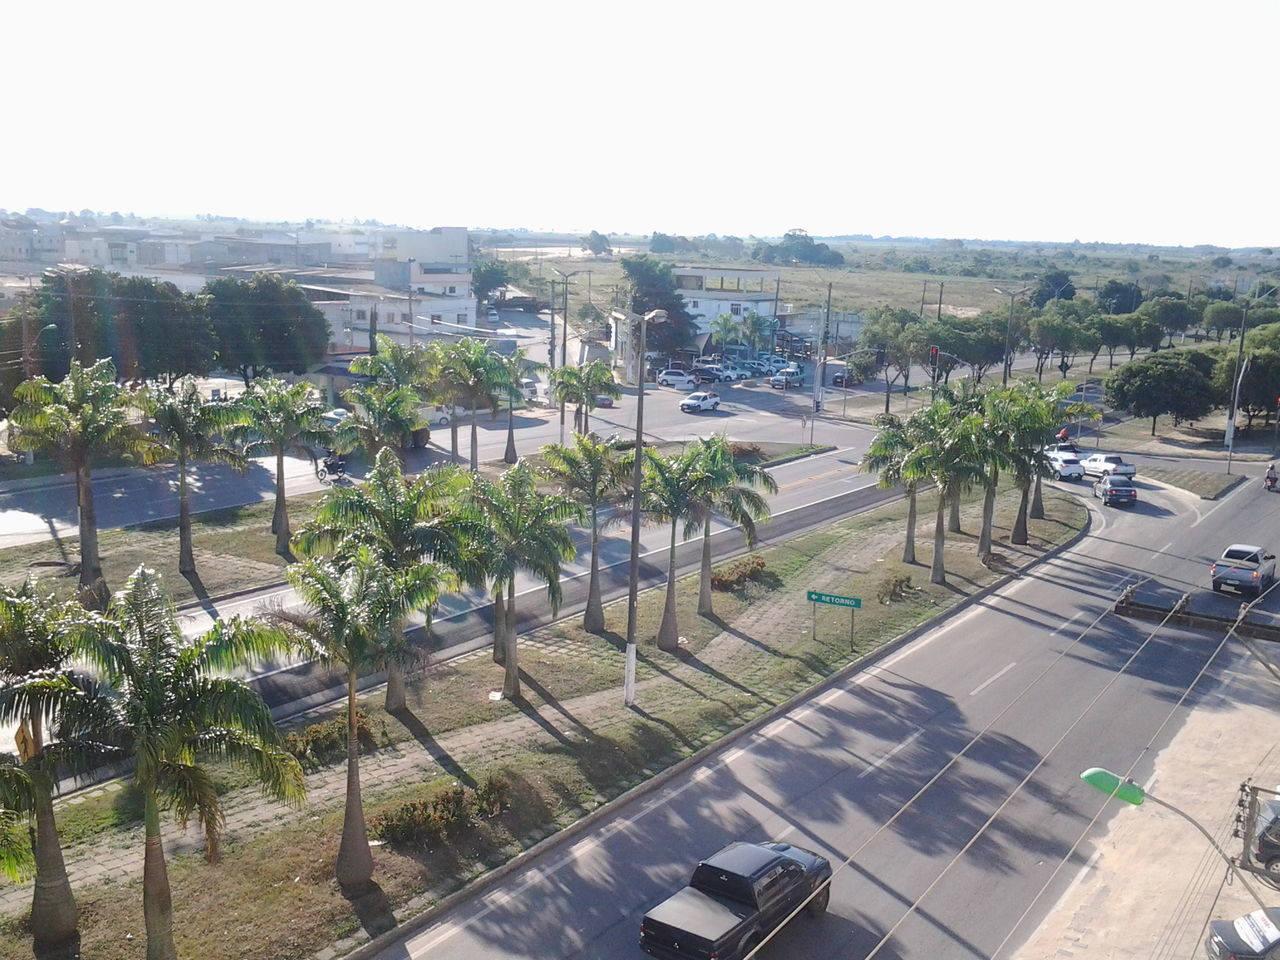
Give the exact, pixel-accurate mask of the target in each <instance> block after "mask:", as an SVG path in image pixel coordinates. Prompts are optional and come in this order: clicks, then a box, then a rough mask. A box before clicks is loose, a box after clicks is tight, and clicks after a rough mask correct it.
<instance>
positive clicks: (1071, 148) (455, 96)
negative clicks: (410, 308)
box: [0, 0, 1280, 246]
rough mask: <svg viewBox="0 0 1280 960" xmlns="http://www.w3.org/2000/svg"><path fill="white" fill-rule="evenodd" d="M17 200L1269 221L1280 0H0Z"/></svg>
mask: <svg viewBox="0 0 1280 960" xmlns="http://www.w3.org/2000/svg"><path fill="white" fill-rule="evenodd" d="M4 21H5V28H4V33H5V36H6V42H5V45H4V55H3V57H4V65H5V71H4V74H5V83H4V91H5V92H4V93H3V94H0V97H2V98H3V99H4V101H6V102H7V106H8V109H7V110H6V111H5V120H6V123H5V127H6V137H5V140H6V143H5V145H4V148H3V152H2V153H0V207H6V208H8V209H17V210H22V209H25V208H27V207H31V206H39V207H44V208H46V209H51V210H62V209H76V210H79V209H80V208H82V207H89V208H91V209H95V210H104V211H110V210H119V211H121V212H130V211H132V212H135V213H138V214H139V215H156V216H159V215H190V214H195V213H206V212H213V213H221V214H230V215H237V216H245V217H262V218H267V219H294V220H298V219H303V218H307V217H327V218H332V219H339V218H354V217H360V218H368V217H377V218H378V219H381V220H384V221H387V222H399V223H407V224H410V225H413V226H422V227H429V226H436V225H445V224H448V225H463V226H470V227H529V228H533V229H539V228H542V229H572V230H582V231H585V230H588V229H598V230H600V231H602V232H608V231H632V232H638V233H649V232H651V231H653V230H660V231H663V232H667V233H686V234H703V233H718V234H737V235H739V236H746V235H748V234H755V235H773V234H780V233H782V232H783V231H785V230H787V229H789V228H792V227H802V228H804V229H807V230H808V231H809V232H810V233H813V234H839V233H869V234H874V235H882V234H892V235H898V236H903V235H921V236H933V237H964V238H982V239H1016V240H1033V239H1037V240H1051V241H1070V240H1074V239H1079V240H1083V241H1090V240H1101V241H1122V242H1123V241H1139V242H1150V243H1170V244H1196V243H1214V244H1222V245H1226V246H1243V245H1277V246H1280V220H1278V218H1277V213H1280V209H1278V207H1280V201H1278V200H1277V198H1278V197H1280V188H1278V187H1277V185H1276V182H1275V174H1274V170H1275V165H1276V152H1277V151H1276V147H1277V144H1278V141H1280V134H1278V133H1277V131H1276V124H1277V117H1276V98H1275V90H1276V80H1277V74H1276V68H1275V66H1274V58H1273V55H1272V50H1271V48H1272V47H1273V46H1274V44H1275V43H1276V37H1277V34H1278V33H1280V30H1278V29H1277V28H1280V2H1276V0H1265V2H1263V0H1259V2H1234V3H1233V2H1215V3H1208V2H1205V0H1195V2H1186V0H1172V2H1160V3H1154V2H1132V0H1110V2H1102V3H1099V2H1071V3H1067V2H1057V3H1046V2H1043V0H1041V2H1037V0H1021V2H1009V3H1005V2H987V0H973V2H967V3H962V2H954V0H952V2H914V3H912V2H893V0H881V2H859V0H852V2H850V0H845V2H837V0H827V2H822V3H818V2H809V0H792V2H788V3H777V2H772V3H753V2H740V0H739V2H732V3H729V2H724V3H722V2H703V0H683V2H666V0H651V2H644V3H632V4H627V5H622V4H615V3H608V2H601V0H595V2H592V3H576V2H574V3H570V2H547V3H530V2H520V3H510V2H505V0H486V2H472V0H455V2H453V3H452V4H450V3H436V2H421V0H419V2H416V3H390V2H385V3H384V2H378V0H366V2H363V3H341V4H337V3H328V2H325V0H320V2H315V0H309V2H306V3H292V2H289V3H286V2H278V0H266V2H262V0H259V2H255V3H238V2H219V3H204V4H190V3H173V2H171V0H168V2H164V3H141V2H130V0H122V2H119V3H116V4H110V5H109V4H98V3H93V4H89V3H58V4H54V3H48V2H45V3H40V2H31V0H25V2H21V3H11V4H6V5H5V12H4Z"/></svg>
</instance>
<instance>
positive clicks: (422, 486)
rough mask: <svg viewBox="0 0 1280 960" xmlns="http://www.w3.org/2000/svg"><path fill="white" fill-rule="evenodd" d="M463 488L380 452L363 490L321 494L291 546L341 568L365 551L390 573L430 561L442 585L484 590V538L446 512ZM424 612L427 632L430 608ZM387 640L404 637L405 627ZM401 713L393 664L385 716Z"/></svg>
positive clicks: (436, 470) (452, 470) (451, 470)
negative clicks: (406, 468)
mask: <svg viewBox="0 0 1280 960" xmlns="http://www.w3.org/2000/svg"><path fill="white" fill-rule="evenodd" d="M465 487H466V477H465V475H464V474H462V473H461V472H460V471H459V470H458V468H457V467H455V466H453V465H446V466H440V467H431V468H429V469H427V470H424V471H423V472H422V473H421V474H419V475H418V476H417V477H413V478H407V477H405V476H404V474H403V473H402V472H401V468H400V462H399V460H397V459H396V457H395V455H394V454H393V453H392V452H391V451H390V450H387V449H385V448H384V449H382V450H381V451H379V453H378V455H377V457H376V458H375V459H374V462H373V468H372V469H371V470H370V471H369V475H368V476H367V477H366V478H365V482H364V483H362V484H361V485H360V486H358V487H334V488H333V489H331V490H330V491H329V492H328V493H326V494H325V497H324V500H323V502H322V503H321V505H320V509H319V511H318V512H317V513H316V516H315V518H314V519H312V521H311V522H310V523H308V524H307V525H306V526H305V527H303V528H302V529H301V530H300V531H299V532H298V536H297V538H296V542H297V544H298V545H299V547H301V549H302V550H303V551H304V552H305V553H312V552H314V551H316V550H319V549H328V550H333V551H334V553H335V554H336V557H335V562H336V563H337V564H338V565H339V566H342V565H343V564H346V563H350V562H351V561H352V560H353V559H354V557H355V556H357V555H358V553H359V551H360V550H361V549H362V548H367V549H369V550H371V551H372V552H373V554H374V556H375V558H376V559H377V561H378V562H379V563H381V564H382V565H383V566H384V567H386V568H387V569H388V570H409V569H412V568H413V567H416V566H418V565H420V564H423V563H427V562H432V563H435V564H436V565H437V566H438V568H439V573H438V576H439V577H440V580H441V582H442V583H444V584H447V585H449V586H455V585H457V584H462V583H465V584H467V585H468V586H475V587H482V586H483V585H484V570H483V565H482V563H481V558H480V557H479V556H478V549H477V548H478V545H479V544H481V542H482V541H483V537H484V531H483V530H482V529H480V528H479V527H478V525H477V524H476V523H474V522H472V521H471V520H470V519H469V518H467V517H464V516H457V515H456V513H455V512H454V511H451V510H449V509H448V507H449V505H450V504H451V503H452V502H453V501H454V500H455V499H456V498H457V497H458V496H459V494H460V493H461V492H462V491H463V490H464V489H465ZM426 613H427V626H428V628H430V625H431V614H432V609H431V608H428V609H427V611H426ZM392 634H393V635H394V636H396V637H403V636H404V630H403V624H401V625H400V626H399V627H398V628H396V629H393V630H392ZM409 653H410V651H408V649H407V648H406V654H409ZM404 706H405V691H404V672H403V670H401V669H400V666H399V664H398V662H396V660H394V659H393V660H392V661H391V662H390V663H389V664H388V669H387V695H386V709H387V710H388V711H391V712H393V711H396V710H402V709H404Z"/></svg>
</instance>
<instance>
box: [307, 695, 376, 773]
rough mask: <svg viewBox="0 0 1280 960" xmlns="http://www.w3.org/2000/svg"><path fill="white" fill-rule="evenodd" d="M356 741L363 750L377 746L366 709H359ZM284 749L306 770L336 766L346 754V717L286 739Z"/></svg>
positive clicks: (321, 724)
mask: <svg viewBox="0 0 1280 960" xmlns="http://www.w3.org/2000/svg"><path fill="white" fill-rule="evenodd" d="M356 739H357V740H358V741H359V742H360V747H361V749H362V750H372V749H374V748H375V747H376V746H377V740H376V739H375V737H374V733H373V725H372V724H371V723H370V722H369V716H368V714H366V713H365V712H364V711H363V710H361V709H359V708H358V707H357V708H356ZM284 743H285V749H286V750H288V751H289V752H290V753H291V754H293V755H294V756H295V757H297V758H298V761H299V762H300V763H301V764H302V765H303V766H305V767H309V768H312V769H314V768H315V767H320V766H324V765H325V764H329V763H333V762H335V761H336V760H340V759H342V758H344V757H345V756H346V755H347V717H346V714H342V715H339V716H336V717H332V718H331V719H329V720H324V721H321V722H320V723H313V724H311V725H310V726H307V727H303V728H302V729H301V730H299V731H298V732H297V733H291V734H288V735H287V736H286V737H285V738H284Z"/></svg>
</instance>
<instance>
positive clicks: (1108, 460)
mask: <svg viewBox="0 0 1280 960" xmlns="http://www.w3.org/2000/svg"><path fill="white" fill-rule="evenodd" d="M1080 466H1082V467H1083V468H1084V472H1085V473H1087V474H1089V475H1090V476H1099V477H1110V476H1117V477H1132V476H1133V475H1134V474H1136V473H1137V472H1138V468H1137V467H1135V466H1134V465H1133V464H1132V463H1125V461H1124V459H1123V458H1122V457H1120V456H1119V455H1117V454H1114V453H1095V454H1094V455H1093V456H1091V457H1085V458H1084V459H1083V460H1081V461H1080Z"/></svg>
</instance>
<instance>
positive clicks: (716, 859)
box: [640, 841, 831, 960]
mask: <svg viewBox="0 0 1280 960" xmlns="http://www.w3.org/2000/svg"><path fill="white" fill-rule="evenodd" d="M830 897H831V864H830V863H829V862H828V861H827V859H826V857H823V856H820V855H819V854H816V853H813V852H812V851H810V850H805V849H803V848H802V847H797V846H795V845H793V844H789V843H780V842H775V841H766V842H763V843H744V842H741V841H739V842H737V843H731V844H729V845H728V846H727V847H725V848H724V849H723V850H721V851H720V852H718V853H716V854H715V855H714V856H712V857H708V858H707V859H706V860H703V861H702V862H701V863H699V864H698V865H697V866H696V867H695V868H694V871H693V876H692V878H691V879H690V880H689V885H688V886H686V887H685V888H684V889H682V890H680V891H678V892H677V893H675V894H674V895H673V896H671V897H668V898H667V899H666V900H664V901H662V903H660V904H658V905H657V906H656V907H654V908H653V909H652V910H650V911H649V912H648V913H646V914H645V915H644V919H643V920H642V921H641V922H640V949H642V950H643V951H644V952H645V953H647V954H649V955H650V956H653V957H660V958H662V960H711V958H715V960H742V958H743V957H745V956H747V955H748V954H749V953H750V952H751V951H752V950H754V949H755V948H756V947H757V946H759V945H760V943H761V942H762V941H763V940H764V938H765V937H767V936H768V935H769V934H770V933H771V932H772V931H773V930H775V929H777V928H778V927H779V926H781V925H782V924H783V922H784V921H786V920H787V919H789V918H790V917H791V916H792V914H794V913H795V912H796V911H797V910H798V909H800V908H801V907H803V908H804V911H805V912H806V913H807V914H808V915H809V916H810V917H820V916H822V914H823V913H824V912H825V911H826V909H827V902H828V900H829V899H830Z"/></svg>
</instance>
